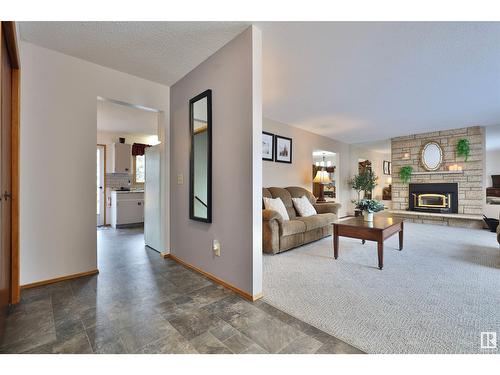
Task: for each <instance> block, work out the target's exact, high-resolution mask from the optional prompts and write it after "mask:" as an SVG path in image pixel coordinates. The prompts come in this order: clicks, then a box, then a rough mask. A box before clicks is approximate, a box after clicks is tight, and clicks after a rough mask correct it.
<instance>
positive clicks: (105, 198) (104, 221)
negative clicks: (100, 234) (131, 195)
mask: <svg viewBox="0 0 500 375" xmlns="http://www.w3.org/2000/svg"><path fill="white" fill-rule="evenodd" d="M96 147H102V148H103V149H104V171H103V173H104V187H103V189H104V202H103V206H104V216H103V217H104V219H103V221H102V222H103V225H102V226H103V227H105V226H106V225H107V223H106V203H107V197H106V186H107V181H106V172H107V168H108V166H107V163H108V157H107V155H106V153H107V150H106V145H105V144H103V143H98V144H97V146H96ZM96 164H97V163H96Z"/></svg>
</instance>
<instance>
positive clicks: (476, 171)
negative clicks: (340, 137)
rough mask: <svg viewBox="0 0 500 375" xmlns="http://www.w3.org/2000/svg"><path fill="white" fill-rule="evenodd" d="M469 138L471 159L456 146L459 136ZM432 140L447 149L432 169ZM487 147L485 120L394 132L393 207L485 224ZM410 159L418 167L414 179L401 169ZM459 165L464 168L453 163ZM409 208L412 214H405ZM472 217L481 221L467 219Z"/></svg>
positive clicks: (430, 218) (417, 216)
mask: <svg viewBox="0 0 500 375" xmlns="http://www.w3.org/2000/svg"><path fill="white" fill-rule="evenodd" d="M463 138H466V139H468V140H469V142H470V149H471V153H470V156H469V158H468V161H467V162H465V161H464V158H463V157H459V156H457V155H456V151H455V150H456V145H457V142H458V141H459V140H460V139H463ZM430 141H433V142H437V143H438V144H439V145H440V146H441V148H442V150H443V162H442V164H441V166H440V168H439V169H438V170H436V171H427V170H426V169H425V168H424V167H423V164H422V161H421V152H422V149H423V147H424V145H425V144H427V143H428V142H430ZM484 153H485V132H484V128H483V127H480V126H474V127H469V128H461V129H452V130H446V131H437V132H432V133H423V134H413V135H408V136H404V137H398V138H393V139H392V140H391V157H392V208H393V210H394V211H395V212H399V213H401V216H404V217H405V218H408V219H409V220H410V221H415V222H421V223H436V224H442V225H460V226H476V227H477V226H482V223H481V214H482V207H483V202H484V200H485V195H484V191H485V187H484V181H485V177H484V176H485V155H484ZM407 165H409V166H411V167H412V168H413V174H412V176H411V181H410V184H405V183H403V182H402V181H401V180H400V179H399V170H400V169H401V167H403V166H407ZM455 165H458V166H460V168H461V170H450V166H455ZM403 212H407V213H408V214H407V215H403ZM453 215H455V216H453ZM467 220H469V221H470V220H472V221H475V222H474V223H470V222H465V221H467ZM471 224H472V225H471Z"/></svg>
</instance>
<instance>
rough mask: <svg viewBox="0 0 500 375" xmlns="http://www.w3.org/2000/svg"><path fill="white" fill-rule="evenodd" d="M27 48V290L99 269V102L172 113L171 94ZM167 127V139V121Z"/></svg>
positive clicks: (23, 198) (24, 84) (24, 110)
mask: <svg viewBox="0 0 500 375" xmlns="http://www.w3.org/2000/svg"><path fill="white" fill-rule="evenodd" d="M20 47H21V63H22V67H21V68H22V80H21V103H22V105H21V202H20V204H21V218H20V220H21V284H22V285H23V284H27V283H33V282H37V281H42V280H47V279H52V278H56V277H61V276H66V275H70V274H75V273H80V272H85V271H89V270H93V269H95V268H97V259H96V229H95V225H96V219H95V168H96V152H95V147H96V137H97V134H96V133H97V128H96V117H97V108H96V107H97V97H98V96H101V97H105V98H110V99H115V100H120V101H123V102H127V103H132V104H139V105H143V106H146V107H149V108H155V109H159V110H163V111H166V112H167V113H168V110H169V88H168V87H167V86H164V85H160V84H157V83H154V82H150V81H147V80H144V79H140V78H138V77H134V76H131V75H128V74H125V73H121V72H118V71H115V70H112V69H108V68H104V67H102V66H99V65H95V64H92V63H89V62H86V61H84V60H80V59H77V58H73V57H70V56H67V55H64V54H61V53H58V52H54V51H51V50H48V49H45V48H42V47H38V46H35V45H32V44H29V43H25V42H21V46H20ZM161 125H162V127H163V128H164V129H161V130H162V136H163V137H167V139H168V136H169V132H168V120H166V121H165V120H163V121H162V124H161ZM163 153H164V155H163V157H164V159H165V160H166V158H168V155H165V152H164V151H163ZM165 160H164V161H165ZM165 175H166V176H165ZM167 178H168V163H165V164H164V179H167ZM166 188H167V186H166V185H165V186H164V187H163V189H166ZM163 196H167V193H166V190H164V194H163ZM167 203H168V202H167V201H165V202H161V203H160V204H162V205H167ZM164 228H165V226H164ZM165 230H166V228H165Z"/></svg>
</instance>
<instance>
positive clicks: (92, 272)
mask: <svg viewBox="0 0 500 375" xmlns="http://www.w3.org/2000/svg"><path fill="white" fill-rule="evenodd" d="M98 273H99V270H98V269H95V270H92V271H87V272H80V273H75V274H72V275H67V276H61V277H56V278H54V279H49V280H43V281H37V282H36V283H31V284H24V285H21V289H29V288H35V287H37V286H43V285H48V284H54V283H58V282H60V281H65V280H71V279H77V278H79V277H84V276H90V275H95V274H98Z"/></svg>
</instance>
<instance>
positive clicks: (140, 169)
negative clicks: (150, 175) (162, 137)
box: [134, 155, 145, 184]
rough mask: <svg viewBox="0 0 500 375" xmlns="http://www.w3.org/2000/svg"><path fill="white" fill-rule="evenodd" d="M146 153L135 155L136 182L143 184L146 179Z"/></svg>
mask: <svg viewBox="0 0 500 375" xmlns="http://www.w3.org/2000/svg"><path fill="white" fill-rule="evenodd" d="M144 161H145V160H144V155H136V156H134V183H136V184H143V183H144V181H145V173H144V172H145V165H144V164H145V163H144Z"/></svg>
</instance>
